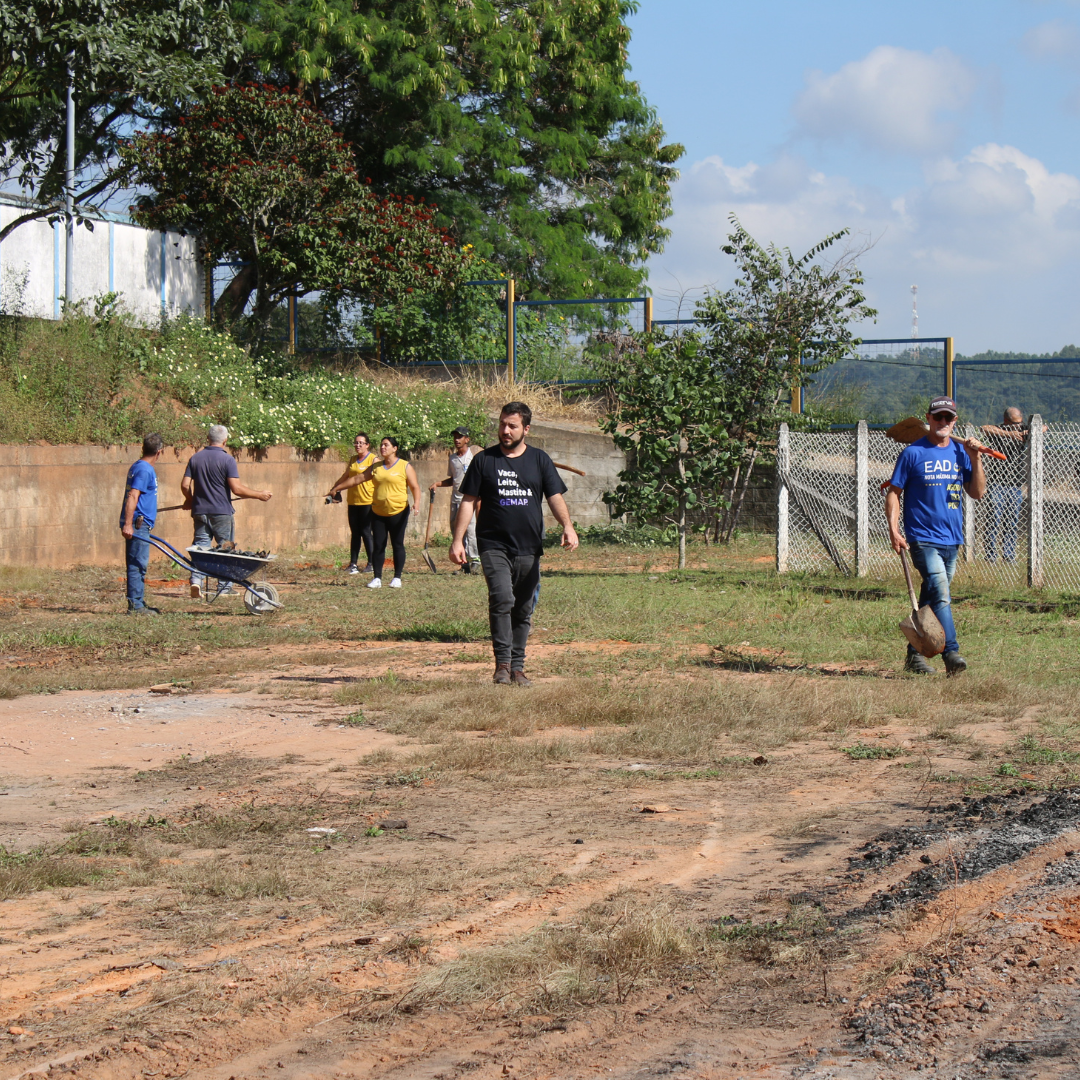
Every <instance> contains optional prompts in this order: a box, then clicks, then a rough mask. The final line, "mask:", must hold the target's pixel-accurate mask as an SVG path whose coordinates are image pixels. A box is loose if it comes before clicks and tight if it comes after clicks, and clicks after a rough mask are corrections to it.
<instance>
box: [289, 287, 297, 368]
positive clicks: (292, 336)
mask: <svg viewBox="0 0 1080 1080" xmlns="http://www.w3.org/2000/svg"><path fill="white" fill-rule="evenodd" d="M295 352H296V293H289V353H290V355H291V354H292V353H295Z"/></svg>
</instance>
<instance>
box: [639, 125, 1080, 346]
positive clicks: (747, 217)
mask: <svg viewBox="0 0 1080 1080" xmlns="http://www.w3.org/2000/svg"><path fill="white" fill-rule="evenodd" d="M732 212H734V213H735V214H737V215H738V217H739V219H740V221H741V222H742V223H743V225H744V226H745V227H746V228H747V229H748V230H749V231H750V233H751V234H752V235H753V236H755V237H756V238H757V239H758V240H759V241H761V242H763V243H764V242H769V241H773V242H776V243H778V244H781V245H786V246H789V247H791V248H792V250H794V251H795V252H796V253H797V254H802V252H803V251H805V250H807V249H808V248H809V247H810V245H812V244H813V243H815V242H816V241H817V240H819V239H821V238H822V237H823V236H825V235H826V234H827V233H830V232H834V231H836V230H838V229H841V228H845V227H847V228H850V229H851V230H852V232H853V234H854V236H855V242H856V243H858V242H859V237H860V235H861V236H862V237H864V238H865V237H873V238H874V240H875V241H876V243H875V246H874V247H873V248H872V250H870V251H869V252H867V254H866V255H865V256H864V257H863V268H864V272H865V274H866V277H867V285H868V295H869V297H870V300H871V303H873V304H874V306H876V307H878V308H879V309H880V310H881V312H882V316H881V318H880V320H879V324H878V326H876V327H874V328H873V329H874V334H873V335H872V336H890V335H893V334H896V335H899V336H904V335H906V333H907V332H908V322H907V320H908V318H909V314H910V294H909V293H908V288H909V286H910V285H911V283H912V282H913V281H916V282H918V283H919V307H920V312H921V313H922V314H923V324H924V332H925V333H926V334H927V335H928V336H933V335H934V334H946V333H950V334H954V335H956V336H957V338H958V342H957V347H958V348H960V349H961V350H962V351H964V352H969V353H970V352H973V351H977V350H978V349H981V348H989V347H994V348H1025V349H1038V348H1047V349H1049V348H1054V349H1057V348H1060V347H1061V346H1062V345H1063V344H1065V343H1066V342H1068V341H1073V340H1080V313H1078V306H1077V305H1076V303H1075V298H1074V293H1075V285H1074V282H1075V274H1074V271H1073V265H1074V261H1075V253H1076V251H1077V250H1080V178H1078V177H1076V176H1072V175H1069V174H1067V173H1053V172H1051V171H1050V170H1049V169H1048V168H1047V167H1046V166H1045V165H1044V164H1043V163H1042V162H1041V161H1039V160H1038V159H1036V158H1033V157H1030V156H1029V155H1027V154H1024V153H1023V152H1022V151H1020V150H1018V149H1017V148H1016V147H1013V146H1002V145H998V144H996V143H987V144H985V145H983V146H979V147H976V148H975V149H973V150H972V151H971V152H970V153H968V154H967V155H965V156H964V157H962V158H956V159H953V158H945V159H940V160H938V161H936V162H935V163H934V164H933V165H932V166H928V167H927V169H926V171H925V175H924V180H923V182H922V183H920V184H918V185H917V186H915V187H914V188H912V189H910V190H908V191H903V192H895V191H894V192H887V191H883V190H881V189H880V188H877V187H870V186H868V187H860V186H858V185H856V184H853V183H852V182H850V181H849V180H847V179H845V178H844V177H842V176H826V175H823V174H821V173H819V172H815V171H814V170H812V169H811V168H810V167H809V166H808V165H807V164H806V162H804V161H803V160H801V159H800V158H797V157H792V156H787V157H783V158H781V159H779V160H778V161H776V162H773V163H771V164H767V165H757V164H755V163H749V164H744V165H738V166H734V165H731V164H729V163H727V162H725V161H723V160H722V159H721V158H719V157H711V158H707V159H705V160H704V161H699V162H697V163H696V164H694V165H693V166H692V167H691V168H690V169H688V170H687V171H686V172H685V174H684V177H683V179H682V180H680V181H679V183H678V185H677V187H676V189H675V213H674V215H673V218H672V220H671V221H670V222H669V223H668V224H669V225H670V227H671V228H672V231H673V236H672V239H671V241H670V242H669V245H668V249H667V251H666V252H665V253H664V255H663V256H661V257H660V259H657V260H654V263H653V266H652V275H651V277H652V282H653V286H654V288H656V289H657V290H658V291H660V290H663V289H665V288H666V287H667V285H668V283H669V282H670V281H671V280H672V278H671V276H669V275H674V277H675V278H677V279H678V280H679V281H680V282H681V283H682V284H683V285H686V286H693V285H698V284H700V283H705V282H716V283H717V285H718V286H719V287H724V286H725V285H726V283H727V282H728V281H729V280H730V276H731V260H730V259H729V258H728V257H727V256H725V255H723V254H722V253H721V252H720V245H721V244H722V243H723V242H724V240H725V237H726V235H727V232H728V215H729V214H730V213H732ZM961 339H963V340H961Z"/></svg>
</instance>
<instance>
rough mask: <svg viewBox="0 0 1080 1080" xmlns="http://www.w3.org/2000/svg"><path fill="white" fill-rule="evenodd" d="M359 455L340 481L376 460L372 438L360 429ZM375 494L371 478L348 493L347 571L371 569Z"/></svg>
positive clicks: (356, 445)
mask: <svg viewBox="0 0 1080 1080" xmlns="http://www.w3.org/2000/svg"><path fill="white" fill-rule="evenodd" d="M353 448H354V449H355V450H356V454H355V456H354V457H353V458H352V459H351V460H350V461H349V465H348V468H346V470H345V471H344V472H343V473H342V474H341V476H340V477H338V481H339V482H340V481H342V480H348V479H349V477H350V476H355V475H356V474H357V473H362V472H363V471H364V470H365V469H368V468H370V467H371V466H372V465H374V464H375V455H374V454H373V453H372V452H371V440H370V439H369V438H368V437H367V432H366V431H358V432H357V433H356V438H355V439H353ZM374 494H375V485H374V484H373V483H372V482H371V481H370V480H369V481H368V482H367V483H366V484H357V485H356V487H351V488H349V492H348V494H347V495H346V496H345V502H346V503H348V510H349V533H350V545H349V565H348V566H346V567H345V572H346V573H347V574H366V573H369V572H370V571H371V547H372V540H371V500H372V498H373V497H374ZM361 543H363V545H364V554H365V555H366V556H367V566H365V567H364V568H363V570H361V569H360V568H359V567H358V566H357V565H356V560H357V559H358V558H359V556H360V545H361Z"/></svg>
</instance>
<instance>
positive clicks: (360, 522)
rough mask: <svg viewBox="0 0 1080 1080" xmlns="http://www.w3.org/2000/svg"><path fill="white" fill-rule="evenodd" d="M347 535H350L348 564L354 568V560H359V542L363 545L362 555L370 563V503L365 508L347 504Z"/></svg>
mask: <svg viewBox="0 0 1080 1080" xmlns="http://www.w3.org/2000/svg"><path fill="white" fill-rule="evenodd" d="M349 533H350V535H351V542H350V544H349V564H350V565H351V566H355V565H356V560H357V559H359V558H360V543H361V541H363V544H364V554H365V555H366V556H367V561H368V562H369V563H370V562H371V549H372V546H373V544H374V541H373V540H372V538H371V503H367V504H366V505H365V506H353V505H352V504H351V503H350V504H349Z"/></svg>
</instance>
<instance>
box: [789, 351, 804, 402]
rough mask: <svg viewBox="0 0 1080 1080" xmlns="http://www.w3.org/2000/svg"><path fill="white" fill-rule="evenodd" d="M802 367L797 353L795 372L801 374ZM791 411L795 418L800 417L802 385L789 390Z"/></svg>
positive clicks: (800, 358)
mask: <svg viewBox="0 0 1080 1080" xmlns="http://www.w3.org/2000/svg"><path fill="white" fill-rule="evenodd" d="M801 367H802V353H799V356H798V359H797V360H796V361H795V370H796V371H797V372H800V374H801V370H800V369H801ZM791 411H792V412H793V413H794V414H795V415H796V416H801V415H802V383H801V382H800V383H799V385H798V386H793V387H792V388H791Z"/></svg>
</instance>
